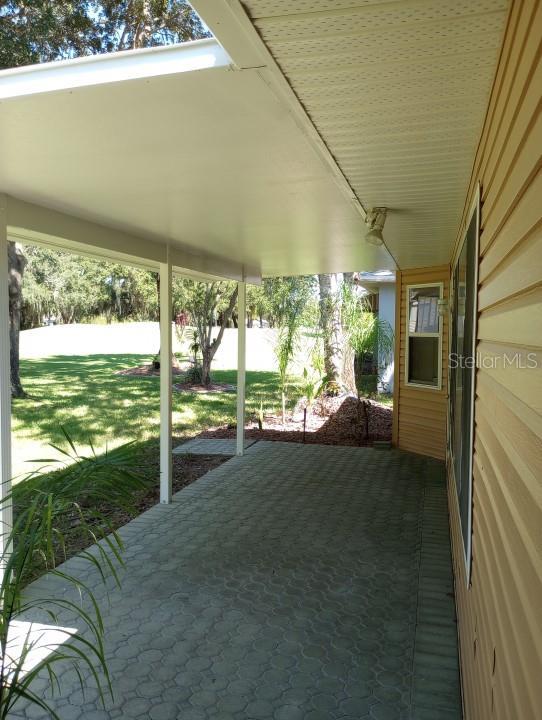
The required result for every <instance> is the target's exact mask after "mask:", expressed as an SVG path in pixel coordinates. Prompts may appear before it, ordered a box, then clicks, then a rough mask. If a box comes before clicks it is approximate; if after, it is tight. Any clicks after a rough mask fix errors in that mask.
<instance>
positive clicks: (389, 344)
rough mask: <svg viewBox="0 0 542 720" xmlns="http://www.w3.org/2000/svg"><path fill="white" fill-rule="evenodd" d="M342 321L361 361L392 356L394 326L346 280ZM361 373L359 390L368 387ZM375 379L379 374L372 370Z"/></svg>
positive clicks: (357, 377)
mask: <svg viewBox="0 0 542 720" xmlns="http://www.w3.org/2000/svg"><path fill="white" fill-rule="evenodd" d="M342 324H343V328H344V329H345V332H346V339H347V341H348V345H349V346H350V347H351V349H352V350H353V352H354V354H355V357H356V358H357V360H358V362H361V363H363V361H364V360H366V359H368V358H371V359H374V358H378V359H379V360H380V362H381V363H383V362H387V361H388V360H389V359H390V358H391V357H393V351H394V334H393V330H392V328H391V325H390V324H389V323H388V322H387V321H386V320H382V319H381V318H379V317H378V315H376V314H375V313H373V312H371V311H370V310H369V308H368V306H367V304H366V302H365V300H364V298H362V297H359V296H358V295H356V293H355V292H354V290H353V289H352V287H351V286H350V285H349V284H346V283H345V284H344V286H343V303H342ZM362 376H363V374H362V373H356V386H357V390H358V393H361V392H362V391H363V390H365V389H366V387H364V382H363V381H362V380H361V377H362ZM372 378H374V380H375V381H376V380H377V379H378V374H376V375H375V374H374V373H372ZM374 390H375V391H376V387H374Z"/></svg>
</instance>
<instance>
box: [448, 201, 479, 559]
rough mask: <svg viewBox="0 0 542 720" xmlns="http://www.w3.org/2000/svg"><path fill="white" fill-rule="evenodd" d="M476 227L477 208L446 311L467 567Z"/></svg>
mask: <svg viewBox="0 0 542 720" xmlns="http://www.w3.org/2000/svg"><path fill="white" fill-rule="evenodd" d="M477 230H478V226H477V212H474V214H473V216H472V218H471V222H470V224H469V227H468V230H467V233H466V236H465V240H464V243H463V247H462V249H461V253H460V255H459V258H458V260H457V264H456V266H455V268H454V271H453V294H452V301H451V315H450V340H451V343H450V405H449V415H450V417H449V427H450V443H449V444H450V454H451V459H452V462H453V468H454V477H455V483H456V490H457V497H458V500H459V514H460V520H461V532H462V535H463V546H464V550H465V561H466V563H467V567H470V539H471V522H472V443H473V438H472V433H473V396H474V378H475V331H476V292H477V284H476V264H477V242H478V237H477Z"/></svg>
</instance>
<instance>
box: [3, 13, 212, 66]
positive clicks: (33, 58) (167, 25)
mask: <svg viewBox="0 0 542 720" xmlns="http://www.w3.org/2000/svg"><path fill="white" fill-rule="evenodd" d="M207 35H208V32H207V31H206V30H205V28H204V27H203V25H202V23H201V21H200V19H199V18H198V16H197V15H196V14H195V13H194V12H193V10H192V8H191V7H190V6H189V5H188V3H186V2H184V0H123V1H122V2H112V1H111V0H69V1H68V0H19V1H18V2H6V3H3V4H2V6H1V8H0V67H2V68H9V67H17V66H19V65H28V64H31V63H39V62H47V61H50V60H60V59H66V58H74V57H80V56H82V55H95V54H98V53H107V52H115V51H117V50H129V49H131V48H141V47H149V46H154V45H167V44H171V43H178V42H185V41H187V40H195V39H197V38H202V37H206V36H207Z"/></svg>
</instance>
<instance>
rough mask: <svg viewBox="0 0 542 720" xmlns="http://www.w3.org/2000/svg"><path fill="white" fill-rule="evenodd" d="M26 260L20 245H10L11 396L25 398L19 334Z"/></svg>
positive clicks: (11, 243)
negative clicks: (20, 369)
mask: <svg viewBox="0 0 542 720" xmlns="http://www.w3.org/2000/svg"><path fill="white" fill-rule="evenodd" d="M25 267H26V258H25V256H24V255H23V252H22V250H21V248H20V247H19V245H16V244H15V243H13V242H10V243H8V272H9V280H8V282H9V345H10V353H9V361H10V374H11V396H12V397H14V398H15V397H24V396H25V392H24V390H23V386H22V384H21V378H20V374H19V333H20V329H21V307H22V298H23V296H22V284H23V274H24V269H25Z"/></svg>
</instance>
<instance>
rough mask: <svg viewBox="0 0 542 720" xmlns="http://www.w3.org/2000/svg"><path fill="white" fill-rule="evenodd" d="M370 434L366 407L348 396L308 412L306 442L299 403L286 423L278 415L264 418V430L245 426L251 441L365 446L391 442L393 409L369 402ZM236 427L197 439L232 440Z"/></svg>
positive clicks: (322, 402) (324, 402) (318, 404)
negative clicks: (378, 442) (381, 441)
mask: <svg viewBox="0 0 542 720" xmlns="http://www.w3.org/2000/svg"><path fill="white" fill-rule="evenodd" d="M368 415H369V435H368V436H367V433H366V417H365V408H364V407H363V405H360V403H359V401H358V399H357V398H356V397H353V396H351V395H347V396H344V395H343V396H341V397H336V398H322V399H321V400H319V401H317V402H315V404H314V405H313V407H312V408H311V409H310V410H308V411H307V425H306V433H305V440H303V409H302V404H301V403H298V405H297V406H296V408H295V409H294V412H293V413H292V414H291V415H288V416H287V418H286V423H285V424H284V425H283V424H282V419H281V417H280V416H277V415H266V416H265V417H264V422H263V430H260V429H259V428H258V424H257V422H255V421H252V422H249V423H247V426H246V431H245V435H246V438H247V439H250V440H273V441H283V442H298V443H301V442H303V441H305V442H306V443H318V444H321V445H349V446H365V447H366V446H368V445H371V444H372V443H373V441H375V440H391V426H392V416H393V410H392V408H391V407H387V406H385V405H380V404H379V403H377V402H373V401H370V404H369V406H368ZM235 433H236V429H235V426H231V425H229V426H225V427H220V428H214V429H212V430H206V431H204V432H202V433H201V434H200V435H199V436H198V437H205V438H234V437H235Z"/></svg>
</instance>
